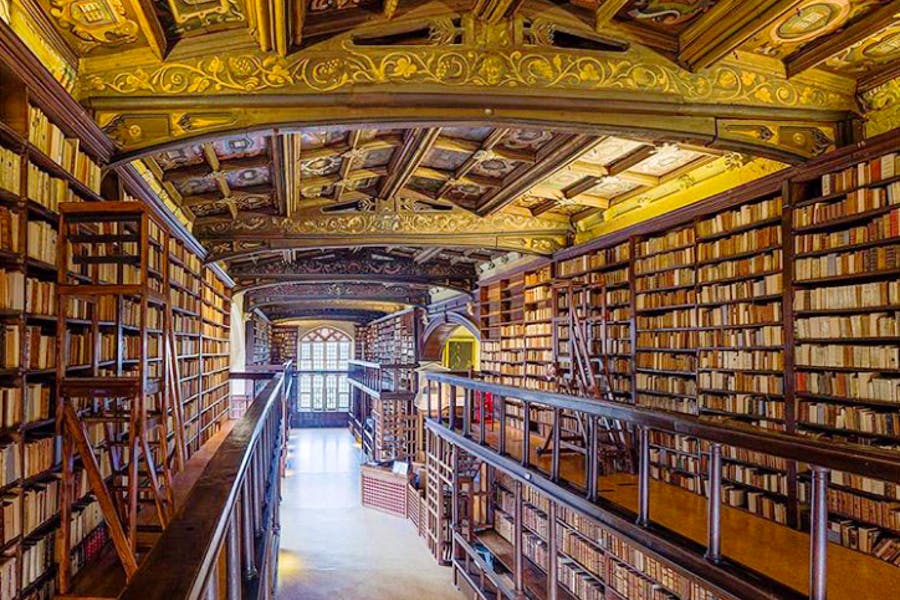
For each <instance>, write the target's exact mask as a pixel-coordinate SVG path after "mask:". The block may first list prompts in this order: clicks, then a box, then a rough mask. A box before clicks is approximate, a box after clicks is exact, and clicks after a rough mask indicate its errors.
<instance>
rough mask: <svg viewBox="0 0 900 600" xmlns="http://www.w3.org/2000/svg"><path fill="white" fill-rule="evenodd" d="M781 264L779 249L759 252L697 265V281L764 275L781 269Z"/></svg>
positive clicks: (710, 281)
mask: <svg viewBox="0 0 900 600" xmlns="http://www.w3.org/2000/svg"><path fill="white" fill-rule="evenodd" d="M781 265H782V261H781V251H769V252H761V253H759V254H756V255H754V256H751V257H749V258H742V259H740V260H729V261H725V262H720V263H715V264H711V265H703V266H701V267H698V268H697V281H698V283H715V282H717V281H721V280H723V279H737V278H748V277H764V276H765V275H771V274H773V273H775V272H778V271H781Z"/></svg>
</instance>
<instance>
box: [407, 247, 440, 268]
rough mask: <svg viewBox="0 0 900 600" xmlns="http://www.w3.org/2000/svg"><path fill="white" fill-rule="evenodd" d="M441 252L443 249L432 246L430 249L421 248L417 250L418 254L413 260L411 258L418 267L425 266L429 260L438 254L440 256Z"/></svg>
mask: <svg viewBox="0 0 900 600" xmlns="http://www.w3.org/2000/svg"><path fill="white" fill-rule="evenodd" d="M442 250H443V248H441V247H440V246H432V247H431V248H423V249H421V250H419V253H418V254H416V256H415V258H413V261H415V263H416V264H418V265H421V264H425V263H427V262H428V261H429V260H431V259H432V258H434V257H435V256H437V255H438V254H440V253H441V251H442Z"/></svg>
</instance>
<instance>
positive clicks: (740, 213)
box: [696, 196, 784, 238]
mask: <svg viewBox="0 0 900 600" xmlns="http://www.w3.org/2000/svg"><path fill="white" fill-rule="evenodd" d="M783 204H784V202H783V200H782V198H781V196H777V197H775V198H770V199H768V200H763V201H761V202H754V203H749V204H744V205H742V206H740V207H738V208H735V209H732V210H727V211H724V212H721V213H718V214H717V215H715V216H714V217H711V218H709V219H704V220H702V221H698V222H697V225H696V229H697V235H698V236H700V237H701V238H702V237H710V236H714V235H718V234H722V233H727V232H729V231H732V230H734V229H740V228H743V227H748V226H750V225H753V224H754V223H759V222H761V221H767V220H769V219H772V218H774V217H779V216H781V211H782V208H783Z"/></svg>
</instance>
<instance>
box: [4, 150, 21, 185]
mask: <svg viewBox="0 0 900 600" xmlns="http://www.w3.org/2000/svg"><path fill="white" fill-rule="evenodd" d="M21 181H22V157H21V156H20V155H19V154H18V153H17V152H13V151H12V150H10V149H9V148H5V147H3V146H0V189H3V190H6V191H7V192H11V193H12V194H15V195H18V194H19V192H20V190H21V189H22V188H21Z"/></svg>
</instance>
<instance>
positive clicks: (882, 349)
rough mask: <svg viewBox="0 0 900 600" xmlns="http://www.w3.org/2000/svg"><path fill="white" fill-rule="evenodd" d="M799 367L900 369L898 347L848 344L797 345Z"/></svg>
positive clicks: (899, 349) (899, 351)
mask: <svg viewBox="0 0 900 600" xmlns="http://www.w3.org/2000/svg"><path fill="white" fill-rule="evenodd" d="M795 353H796V363H797V366H799V367H804V366H809V367H855V368H858V369H895V370H896V369H900V347H898V346H897V345H890V346H887V345H885V346H868V345H867V346H853V345H849V344H840V345H837V344H835V345H824V344H798V345H797V346H796V348H795Z"/></svg>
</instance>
